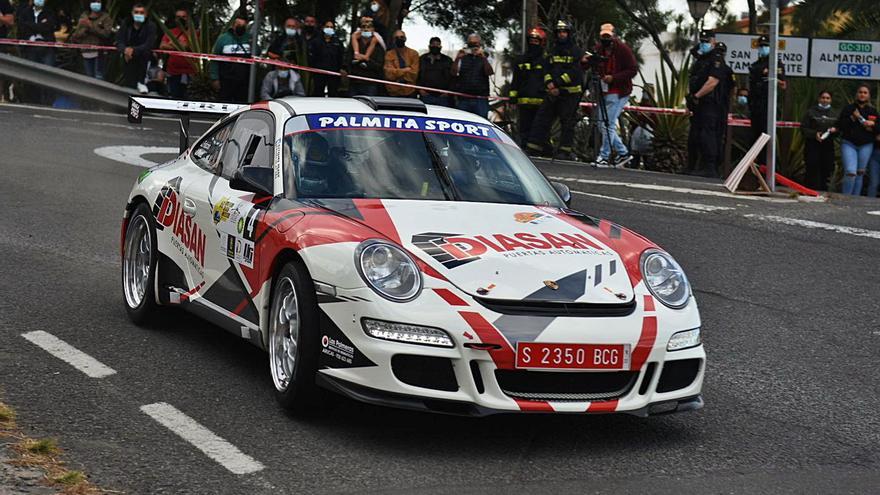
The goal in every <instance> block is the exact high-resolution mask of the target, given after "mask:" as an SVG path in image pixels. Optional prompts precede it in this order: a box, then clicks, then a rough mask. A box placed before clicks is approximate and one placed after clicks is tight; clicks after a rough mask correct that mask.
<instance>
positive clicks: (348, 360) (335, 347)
mask: <svg viewBox="0 0 880 495" xmlns="http://www.w3.org/2000/svg"><path fill="white" fill-rule="evenodd" d="M321 347H322V349H321V353H322V354H325V355H327V356H329V357H332V358H334V359H338V360H339V361H342V362H343V363H345V364H352V362H353V361H354V347H352V346H350V345H348V344H345V343H343V342H340V341H338V340H336V339H334V338H331V337H328V336H326V335H324V336H323V337H321Z"/></svg>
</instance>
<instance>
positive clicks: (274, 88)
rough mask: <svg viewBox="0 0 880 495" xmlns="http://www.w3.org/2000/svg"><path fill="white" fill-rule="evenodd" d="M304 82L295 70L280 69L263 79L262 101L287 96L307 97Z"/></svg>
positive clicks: (261, 88)
mask: <svg viewBox="0 0 880 495" xmlns="http://www.w3.org/2000/svg"><path fill="white" fill-rule="evenodd" d="M305 95H306V90H305V89H304V88H303V84H302V80H301V79H300V77H299V74H297V72H296V71H295V70H290V69H283V68H278V69H276V70H273V71H270V72H269V73H268V74H266V77H264V78H263V84H262V86H261V87H260V99H261V100H274V99H275V98H284V97H285V96H305Z"/></svg>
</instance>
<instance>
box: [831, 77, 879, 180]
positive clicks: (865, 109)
mask: <svg viewBox="0 0 880 495" xmlns="http://www.w3.org/2000/svg"><path fill="white" fill-rule="evenodd" d="M870 100H871V88H869V87H868V85H867V84H862V85H860V86H859V88H858V90H856V101H854V102H853V103H851V104H849V105H847V106H845V107H843V111H841V112H840V118H839V119H838V121H837V126H836V127H837V129H838V130H839V131H840V135H841V138H842V141H841V143H840V154H841V158H842V159H843V187H842V188H841V192H842V193H843V194H851V195H854V196H858V195H860V194H861V193H862V177H864V175H865V169H866V168H867V167H868V160H870V159H871V154H872V153H873V152H874V134H875V125H876V123H877V118H878V116H880V115H878V113H877V110H875V109H874V108H873V107H872V106H871V105H869V104H868V102H869V101H870Z"/></svg>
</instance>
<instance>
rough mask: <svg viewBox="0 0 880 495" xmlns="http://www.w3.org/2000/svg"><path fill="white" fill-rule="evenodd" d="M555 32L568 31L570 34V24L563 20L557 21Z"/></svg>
mask: <svg viewBox="0 0 880 495" xmlns="http://www.w3.org/2000/svg"><path fill="white" fill-rule="evenodd" d="M555 31H556V32H557V33H558V32H559V31H568V32H569V33H570V32H571V23H570V22H568V21H566V20H565V19H559V21H557V22H556V29H555Z"/></svg>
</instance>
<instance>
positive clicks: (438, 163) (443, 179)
mask: <svg viewBox="0 0 880 495" xmlns="http://www.w3.org/2000/svg"><path fill="white" fill-rule="evenodd" d="M421 134H422V139H424V140H425V146H427V147H428V152H429V153H430V154H431V163H432V164H433V165H434V166H433V167H431V168H433V169H434V174H435V175H436V176H437V179H439V180H440V183H441V184H442V185H443V186H444V187H443V195H444V196H446V199H449V194H447V192H446V189H447V188H449V192H451V193H452V199H453V200H455V201H461V198H460V196H459V194H458V190H456V189H455V184H453V183H452V178H451V177H450V176H449V171H448V170H446V166H445V165H444V164H443V160H442V159H441V158H440V152H439V151H437V146H435V145H434V141H431V138H429V137H428V135H427V134H425V133H424V132H423V133H421Z"/></svg>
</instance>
